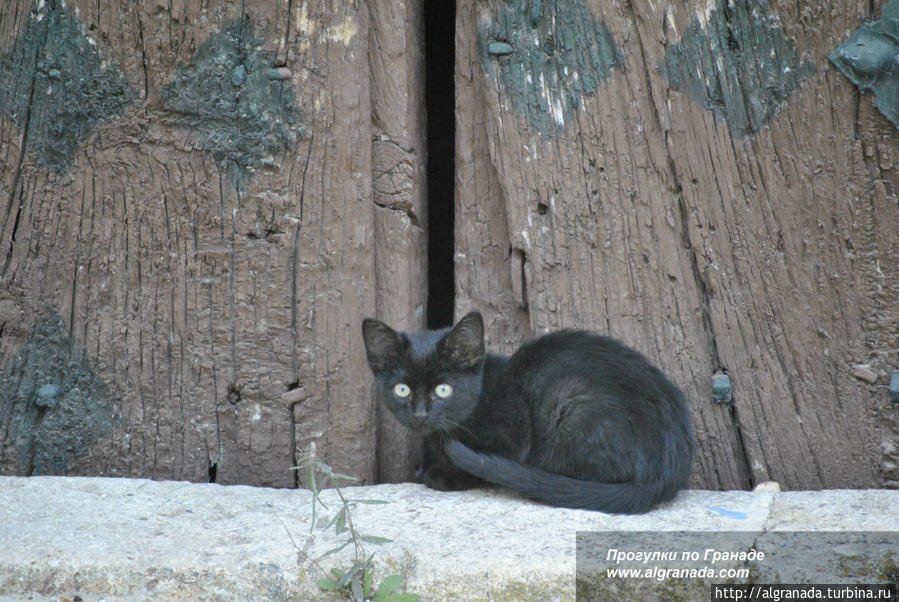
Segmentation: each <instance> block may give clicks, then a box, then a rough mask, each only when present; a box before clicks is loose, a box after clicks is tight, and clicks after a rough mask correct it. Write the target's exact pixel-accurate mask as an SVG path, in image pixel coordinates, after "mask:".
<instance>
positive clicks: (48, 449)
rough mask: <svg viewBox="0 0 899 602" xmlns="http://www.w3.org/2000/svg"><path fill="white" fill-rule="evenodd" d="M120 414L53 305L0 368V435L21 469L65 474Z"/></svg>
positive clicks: (32, 471)
mask: <svg viewBox="0 0 899 602" xmlns="http://www.w3.org/2000/svg"><path fill="white" fill-rule="evenodd" d="M119 421H120V419H119V418H118V417H117V416H116V415H115V412H114V411H113V407H112V403H111V402H110V400H109V393H108V388H107V386H106V385H105V384H104V383H103V382H102V381H101V380H100V379H98V378H97V377H96V376H94V374H93V371H92V370H91V367H90V365H89V363H88V361H87V358H85V356H84V352H83V351H82V350H81V349H79V348H78V347H76V346H75V345H73V344H72V341H71V340H70V339H69V337H68V334H67V331H66V327H65V325H64V324H63V321H62V320H61V319H60V317H59V316H58V315H57V314H56V313H55V312H54V311H52V310H48V312H47V314H46V315H45V316H44V317H43V318H41V319H40V320H38V322H37V323H36V324H35V327H34V330H33V331H32V333H31V336H30V338H29V340H28V342H27V343H25V345H24V346H23V347H22V349H21V350H20V351H19V353H18V354H17V356H16V362H15V364H14V365H13V367H12V369H11V370H10V371H9V372H8V373H4V372H0V440H5V441H9V442H11V443H12V444H13V446H14V448H15V451H16V456H17V457H18V464H19V472H20V473H21V474H34V475H52V474H65V473H66V471H67V470H68V469H69V466H70V463H71V462H72V460H74V459H77V458H79V457H82V456H84V455H86V454H87V453H88V452H90V450H91V448H92V447H93V446H94V445H95V444H96V443H97V442H98V441H99V440H100V439H101V438H102V437H104V436H106V435H108V434H110V433H111V432H112V430H113V428H114V427H115V425H116V424H118V423H119Z"/></svg>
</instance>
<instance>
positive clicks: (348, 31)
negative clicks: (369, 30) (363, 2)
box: [327, 16, 359, 46]
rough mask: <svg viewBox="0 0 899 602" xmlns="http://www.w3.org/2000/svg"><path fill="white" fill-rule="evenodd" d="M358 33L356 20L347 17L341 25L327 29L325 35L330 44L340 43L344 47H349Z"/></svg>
mask: <svg viewBox="0 0 899 602" xmlns="http://www.w3.org/2000/svg"><path fill="white" fill-rule="evenodd" d="M358 32H359V27H358V26H357V25H356V20H355V19H353V18H352V17H349V16H348V17H347V18H346V19H344V20H343V23H339V24H337V25H332V26H331V27H329V28H328V34H327V35H328V39H329V40H331V41H332V42H342V43H343V45H344V46H349V45H350V42H352V41H353V38H354V37H355V36H356V34H357V33H358Z"/></svg>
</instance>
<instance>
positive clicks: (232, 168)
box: [163, 18, 299, 185]
mask: <svg viewBox="0 0 899 602" xmlns="http://www.w3.org/2000/svg"><path fill="white" fill-rule="evenodd" d="M274 59H275V54H274V53H273V52H270V51H267V50H265V49H263V48H262V42H260V41H259V40H257V39H256V38H255V37H254V35H253V25H252V23H251V21H250V19H249V18H245V19H241V20H239V21H237V22H235V23H233V24H232V25H230V26H229V27H227V28H226V29H225V30H224V31H222V32H220V33H218V34H216V35H213V36H212V37H210V38H209V39H208V40H206V42H204V43H203V44H202V45H201V46H200V47H199V48H198V49H197V52H196V54H195V55H194V57H193V58H192V59H191V61H190V64H188V65H184V66H181V67H179V68H178V70H177V73H176V75H175V77H174V78H173V79H172V82H171V83H170V84H169V85H168V86H167V87H166V88H165V90H164V92H163V99H164V101H165V105H166V107H168V108H169V109H170V110H171V111H172V112H174V113H175V114H176V116H177V121H178V123H180V124H181V125H184V126H187V127H190V128H192V129H194V130H195V131H196V133H197V139H198V143H199V145H200V147H201V148H203V149H205V150H208V151H210V152H211V153H212V154H213V156H214V157H215V158H216V160H217V161H219V162H221V163H222V164H223V165H225V166H226V167H227V168H228V169H229V173H230V174H231V175H232V176H233V177H234V178H235V179H234V183H235V185H239V184H240V183H241V182H243V181H245V179H246V178H247V177H248V176H249V175H250V173H251V171H252V170H253V169H254V168H256V167H258V166H259V165H260V164H261V163H262V161H263V159H265V157H266V156H267V155H270V154H272V153H275V152H278V151H279V150H281V149H283V148H286V147H288V146H290V145H292V144H294V143H295V142H296V140H297V137H298V136H299V126H298V121H299V109H298V108H297V105H296V100H295V98H294V94H293V88H292V86H291V85H290V82H289V77H290V71H289V70H288V69H286V68H284V67H277V68H276V67H275V66H274Z"/></svg>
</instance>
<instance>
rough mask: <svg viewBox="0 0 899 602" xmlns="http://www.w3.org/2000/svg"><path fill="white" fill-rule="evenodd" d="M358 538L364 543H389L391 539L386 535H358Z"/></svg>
mask: <svg viewBox="0 0 899 602" xmlns="http://www.w3.org/2000/svg"><path fill="white" fill-rule="evenodd" d="M359 539H361V540H362V541H364V542H365V543H374V544H382V543H391V542H392V541H393V540H392V539H388V538H386V537H377V536H375V535H360V536H359Z"/></svg>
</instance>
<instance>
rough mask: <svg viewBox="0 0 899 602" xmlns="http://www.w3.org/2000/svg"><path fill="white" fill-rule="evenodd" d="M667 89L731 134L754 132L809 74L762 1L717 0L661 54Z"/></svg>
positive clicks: (741, 134)
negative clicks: (690, 100)
mask: <svg viewBox="0 0 899 602" xmlns="http://www.w3.org/2000/svg"><path fill="white" fill-rule="evenodd" d="M663 69H664V72H665V74H666V76H667V78H668V81H669V83H670V84H671V86H672V87H674V88H677V89H680V90H684V91H685V92H687V93H688V94H689V95H690V96H691V97H693V99H694V100H696V101H697V102H699V103H701V104H702V105H703V106H704V107H705V108H706V109H709V110H710V111H712V112H713V113H714V114H715V116H716V117H718V118H719V119H721V120H722V121H724V122H725V123H726V124H727V125H728V127H729V129H730V132H731V134H732V135H734V136H747V135H751V134H754V133H756V132H758V131H759V129H761V127H762V126H763V125H764V124H765V123H766V122H767V121H768V119H770V118H771V117H772V116H773V115H774V114H775V113H776V112H777V111H778V109H779V108H780V107H781V106H782V105H783V103H784V101H785V100H786V99H787V97H788V96H789V95H790V94H791V93H792V92H793V91H794V90H795V89H796V88H797V87H798V86H799V82H800V81H801V80H802V79H804V78H806V77H808V76H809V75H810V74H811V73H812V72H813V71H814V69H813V67H812V66H811V65H809V64H806V63H802V62H801V61H800V59H799V55H798V53H797V52H796V50H795V49H794V47H793V45H792V44H791V43H790V42H789V41H788V40H787V39H786V38H785V36H784V33H783V28H782V26H781V23H780V21H779V19H778V18H777V17H776V16H774V15H771V14H769V12H768V2H767V0H761V1H756V0H730V1H725V0H719V2H718V5H717V8H716V9H714V10H712V11H710V12H709V14H708V17H707V19H706V20H705V25H703V23H701V22H700V19H699V17H697V18H696V20H695V21H694V22H693V24H692V25H691V26H690V27H689V28H687V30H686V31H685V32H684V34H683V36H682V37H681V41H680V42H678V43H677V44H675V45H674V46H672V47H671V48H669V49H668V51H667V52H666V53H665V61H664V65H663Z"/></svg>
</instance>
